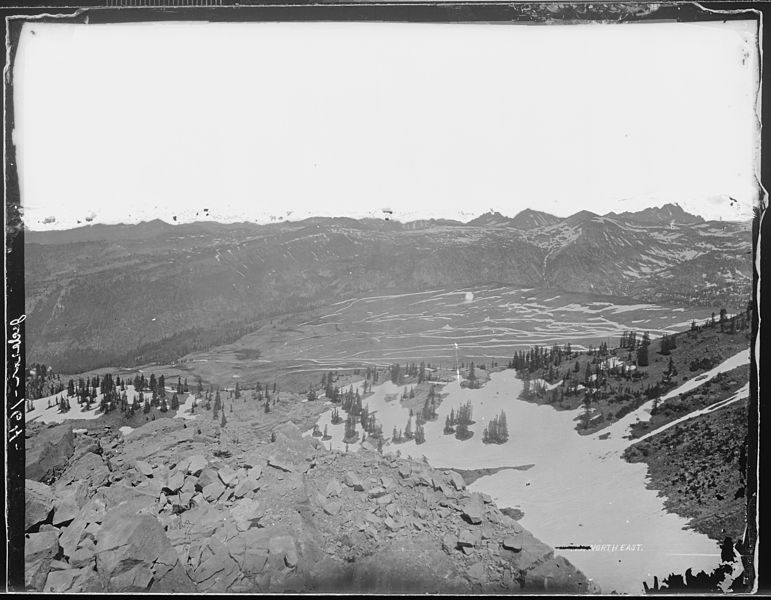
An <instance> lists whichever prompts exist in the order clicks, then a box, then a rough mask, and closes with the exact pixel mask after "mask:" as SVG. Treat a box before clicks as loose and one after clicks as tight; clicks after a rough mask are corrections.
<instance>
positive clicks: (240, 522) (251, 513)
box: [230, 498, 265, 531]
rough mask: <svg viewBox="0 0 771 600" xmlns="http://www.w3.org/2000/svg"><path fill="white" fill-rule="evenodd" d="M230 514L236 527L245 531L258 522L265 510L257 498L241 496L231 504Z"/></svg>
mask: <svg viewBox="0 0 771 600" xmlns="http://www.w3.org/2000/svg"><path fill="white" fill-rule="evenodd" d="M230 514H231V515H232V517H233V519H235V521H236V525H237V526H238V529H239V530H241V531H245V530H246V529H249V528H250V527H251V526H253V525H256V524H257V523H258V521H259V520H260V519H261V518H262V517H263V516H264V515H265V510H264V509H263V508H262V506H261V505H260V502H259V500H251V499H249V498H242V499H241V500H238V501H237V502H236V503H235V504H234V505H233V507H232V508H231V509H230ZM244 525H245V527H244Z"/></svg>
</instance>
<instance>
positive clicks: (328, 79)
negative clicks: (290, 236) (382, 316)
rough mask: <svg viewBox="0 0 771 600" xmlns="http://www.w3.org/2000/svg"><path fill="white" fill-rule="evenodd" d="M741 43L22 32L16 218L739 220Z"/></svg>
mask: <svg viewBox="0 0 771 600" xmlns="http://www.w3.org/2000/svg"><path fill="white" fill-rule="evenodd" d="M756 43H757V40H756V33H755V23H754V22H751V21H741V22H736V21H734V22H728V23H725V24H723V23H715V24H704V23H702V24H685V23H657V24H623V25H599V24H597V25H552V26H525V25H514V24H496V25H485V24H406V23H248V24H247V23H243V24H238V23H233V24H227V23H222V24H220V23H157V24H156V23H143V24H116V25H84V24H55V23H27V24H26V25H25V26H24V30H23V32H22V35H21V41H20V45H19V49H18V53H17V56H16V62H15V65H14V73H13V76H14V106H15V112H16V130H15V131H14V140H15V143H16V144H17V151H18V164H19V173H20V178H21V197H22V204H23V207H24V214H25V223H26V225H27V226H28V227H29V228H31V229H51V228H55V229H63V228H69V227H74V226H77V225H78V224H85V223H86V222H93V223H119V222H123V223H132V222H139V221H143V220H151V219H154V218H161V219H163V220H165V221H167V222H173V219H172V218H173V217H174V216H176V217H177V222H188V221H192V220H204V219H205V220H219V221H259V222H269V221H270V220H271V219H276V218H279V217H283V218H289V219H290V220H297V219H300V218H304V217H306V216H310V215H329V216H332V215H346V216H353V217H364V216H374V217H380V216H382V215H383V213H382V212H381V211H382V209H384V208H388V209H390V210H392V211H393V216H394V217H395V218H397V219H400V220H411V219H417V218H429V217H446V218H455V219H460V220H463V221H466V220H468V219H470V218H472V217H474V216H476V215H478V214H480V213H483V212H486V211H488V210H497V211H500V212H502V213H504V214H506V215H509V216H513V215H514V214H516V213H517V212H519V211H520V210H522V209H524V208H528V207H529V208H533V209H537V210H543V211H547V212H551V213H553V214H556V215H559V216H567V215H570V214H572V213H574V212H577V211H578V210H582V209H587V210H591V211H594V212H597V213H601V214H602V213H606V212H609V211H617V212H620V211H625V210H639V209H642V208H645V207H647V206H652V205H660V204H663V203H665V202H677V203H679V204H680V205H681V206H682V207H683V208H684V209H686V210H689V211H691V212H694V213H697V214H700V215H702V216H704V217H705V218H715V219H717V218H723V219H744V218H749V217H750V216H751V207H752V206H753V204H754V203H755V202H756V201H757V189H756V185H755V176H754V173H755V172H756V170H757V169H758V160H759V158H758V156H759V154H758V153H759V150H758V148H759V141H758V124H757V121H756V115H755V109H756V102H757V98H756V95H755V94H756V91H757V83H758V79H757V78H758V66H757V53H756ZM729 196H730V197H732V198H734V199H735V200H736V201H737V202H735V203H731V202H729V201H728V197H729ZM205 208H206V209H208V212H204V209H205ZM87 219H88V221H87Z"/></svg>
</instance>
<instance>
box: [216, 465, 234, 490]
mask: <svg viewBox="0 0 771 600" xmlns="http://www.w3.org/2000/svg"><path fill="white" fill-rule="evenodd" d="M217 475H218V476H219V478H220V481H221V482H222V483H223V484H224V485H226V486H229V487H235V485H236V483H237V481H238V478H237V476H236V472H235V471H234V470H233V469H231V468H230V467H223V468H222V469H220V470H219V471H217Z"/></svg>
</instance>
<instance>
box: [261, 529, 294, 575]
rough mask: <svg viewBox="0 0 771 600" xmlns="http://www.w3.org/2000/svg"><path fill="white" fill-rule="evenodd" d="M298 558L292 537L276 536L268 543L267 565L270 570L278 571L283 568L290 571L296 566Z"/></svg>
mask: <svg viewBox="0 0 771 600" xmlns="http://www.w3.org/2000/svg"><path fill="white" fill-rule="evenodd" d="M298 561H299V558H298V556H297V548H296V542H295V539H294V537H292V536H289V535H278V536H274V537H271V538H270V540H269V541H268V563H269V566H270V568H271V569H273V570H280V569H283V568H284V567H289V568H290V569H292V568H294V567H296V566H297V563H298Z"/></svg>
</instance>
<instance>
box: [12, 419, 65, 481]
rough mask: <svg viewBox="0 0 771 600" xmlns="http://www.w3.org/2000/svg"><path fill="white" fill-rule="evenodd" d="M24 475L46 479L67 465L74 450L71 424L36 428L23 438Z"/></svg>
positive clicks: (35, 479) (35, 478) (36, 479)
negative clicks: (36, 429) (35, 430)
mask: <svg viewBox="0 0 771 600" xmlns="http://www.w3.org/2000/svg"><path fill="white" fill-rule="evenodd" d="M25 446H26V450H25V452H26V455H25V469H24V473H25V477H27V478H28V479H31V480H33V481H43V480H47V479H49V478H50V477H52V476H53V475H55V474H56V473H59V472H61V471H62V470H64V468H65V467H66V466H67V462H68V461H69V459H70V457H71V456H72V453H73V451H74V450H75V445H74V436H73V433H72V425H71V424H70V423H62V424H61V425H56V426H54V427H47V428H44V429H40V430H38V431H37V432H36V433H35V434H33V435H32V436H31V437H28V438H27V439H26V440H25Z"/></svg>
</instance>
